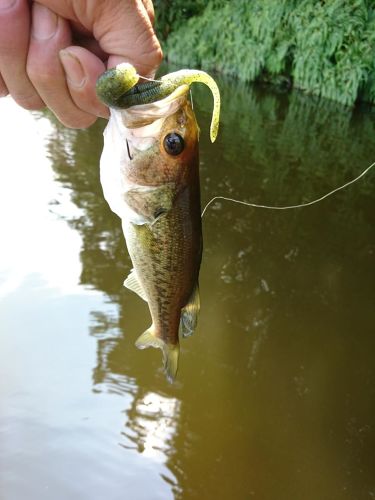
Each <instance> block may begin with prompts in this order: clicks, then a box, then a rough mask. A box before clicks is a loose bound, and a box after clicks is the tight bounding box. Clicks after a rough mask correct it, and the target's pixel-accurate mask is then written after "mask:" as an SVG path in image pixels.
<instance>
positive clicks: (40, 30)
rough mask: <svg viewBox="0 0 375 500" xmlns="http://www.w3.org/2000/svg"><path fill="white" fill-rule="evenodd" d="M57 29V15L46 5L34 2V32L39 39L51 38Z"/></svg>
mask: <svg viewBox="0 0 375 500" xmlns="http://www.w3.org/2000/svg"><path fill="white" fill-rule="evenodd" d="M56 30H57V16H56V14H55V13H54V12H52V11H51V10H50V9H48V8H47V7H44V5H41V4H39V3H34V4H33V18H32V34H33V37H34V38H37V39H38V40H47V39H48V38H51V37H52V36H53V35H54V34H55V33H56Z"/></svg>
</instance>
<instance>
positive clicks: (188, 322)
mask: <svg viewBox="0 0 375 500" xmlns="http://www.w3.org/2000/svg"><path fill="white" fill-rule="evenodd" d="M199 309H200V298H199V288H198V284H197V285H195V287H194V290H193V293H192V294H191V296H190V299H189V301H188V303H187V304H186V306H185V307H183V308H182V309H181V319H180V328H179V333H180V334H181V335H182V336H183V337H189V336H190V335H192V334H193V333H194V330H195V328H196V327H197V322H198V313H199Z"/></svg>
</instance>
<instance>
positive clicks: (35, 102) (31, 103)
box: [12, 94, 45, 111]
mask: <svg viewBox="0 0 375 500" xmlns="http://www.w3.org/2000/svg"><path fill="white" fill-rule="evenodd" d="M12 97H13V99H14V100H15V101H16V103H17V104H18V105H19V106H21V107H22V108H24V109H28V110H29V111H38V110H40V109H43V108H44V107H45V104H44V102H43V101H42V100H41V98H40V97H39V96H38V95H37V94H32V95H14V94H12Z"/></svg>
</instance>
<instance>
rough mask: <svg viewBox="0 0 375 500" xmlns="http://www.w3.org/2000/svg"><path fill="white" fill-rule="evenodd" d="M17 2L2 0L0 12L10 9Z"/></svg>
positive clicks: (0, 0) (0, 1) (14, 0)
mask: <svg viewBox="0 0 375 500" xmlns="http://www.w3.org/2000/svg"><path fill="white" fill-rule="evenodd" d="M16 1H17V0H0V10H5V9H10V8H11V7H13V5H14V4H15V3H16Z"/></svg>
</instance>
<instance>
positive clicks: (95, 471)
mask: <svg viewBox="0 0 375 500" xmlns="http://www.w3.org/2000/svg"><path fill="white" fill-rule="evenodd" d="M220 84H221V88H222V92H223V113H222V125H221V131H220V136H219V139H218V142H217V143H215V144H214V145H211V144H210V143H209V138H208V123H209V119H210V106H211V100H210V97H209V94H208V92H206V90H205V89H199V90H198V91H196V92H195V109H196V110H197V114H198V119H199V122H200V124H201V127H202V136H201V163H202V165H201V174H202V201H203V204H204V203H205V202H206V201H208V200H209V199H210V198H211V197H212V196H215V195H218V194H222V195H226V196H231V197H236V198H240V199H247V200H250V201H253V202H255V203H262V204H271V205H275V204H279V205H282V204H295V203H300V202H304V201H308V200H310V199H312V198H314V197H318V196H320V195H322V194H324V193H325V192H327V191H329V190H331V189H333V188H334V187H337V186H338V185H339V184H341V183H344V182H345V181H347V180H349V179H350V178H352V177H355V176H356V175H358V174H359V173H360V172H361V171H362V170H364V169H365V168H366V167H367V166H368V165H369V164H370V163H371V162H373V161H374V160H375V130H374V129H375V127H374V118H375V114H374V111H370V110H369V109H366V108H365V107H362V109H357V110H356V111H355V112H351V111H350V110H347V109H345V108H342V107H340V106H338V105H335V104H333V103H331V102H328V101H317V100H314V99H311V98H309V97H305V96H303V95H300V94H298V93H293V94H284V93H275V91H272V90H269V89H265V88H263V89H260V88H258V89H253V88H251V87H246V86H242V85H238V84H234V83H232V82H229V81H226V80H221V81H220ZM103 125H104V124H103V123H100V124H97V125H95V126H94V127H92V128H91V129H90V130H87V131H68V130H65V129H63V128H62V127H61V126H58V125H57V124H56V123H55V122H54V121H53V120H51V119H50V118H48V117H36V116H32V115H31V114H30V113H28V112H26V111H23V110H21V109H19V108H17V107H16V106H15V104H13V103H12V102H11V101H10V100H9V99H5V100H4V99H3V100H1V101H0V137H1V151H2V157H1V170H0V176H1V182H0V207H1V216H0V234H1V245H0V298H1V302H0V328H1V331H0V498H1V500H24V499H27V500H60V499H61V500H66V499H68V498H69V499H73V500H82V499H83V500H86V499H87V500H92V499H94V500H96V499H98V500H101V499H103V498H105V499H107V500H118V499H130V500H133V499H134V500H143V499H145V500H149V499H151V500H153V499H161V500H165V499H170V498H176V499H207V500H209V499H252V498H254V499H260V500H263V499H265V500H284V499H285V500H289V499H293V500H294V499H296V500H299V499H303V500H305V499H306V500H310V499H311V500H317V499H319V500H320V499H327V500H328V499H329V500H331V499H345V500H346V499H348V500H357V499H360V500H362V499H369V500H371V499H372V498H375V364H374V357H375V328H374V295H375V294H374V283H375V280H374V251H375V238H374V230H373V228H374V213H375V212H374V197H373V191H374V187H375V186H374V184H375V181H374V180H375V175H374V174H375V173H374V172H373V171H371V172H370V173H369V175H368V176H367V177H366V178H364V179H362V180H360V181H359V182H358V183H357V184H355V185H353V186H351V187H349V188H348V189H347V190H345V191H341V192H339V193H337V194H336V195H335V196H333V197H331V198H329V199H328V200H326V201H324V202H322V203H320V204H318V205H315V206H312V207H309V208H304V209H298V210H292V211H285V212H273V211H267V210H261V209H253V208H247V207H243V206H240V205H234V204H230V203H226V202H216V203H214V204H213V206H212V207H211V208H210V209H209V211H208V212H207V214H206V216H205V218H204V221H203V228H204V244H205V249H204V255H203V263H202V270H201V280H200V281H201V302H202V309H201V315H200V320H199V326H198V329H197V331H196V333H195V334H194V336H193V337H191V338H189V339H186V340H184V341H183V343H182V353H181V358H180V370H179V373H178V379H177V382H176V383H175V384H174V385H173V386H170V385H169V384H168V383H167V382H166V380H165V378H164V375H163V373H162V369H161V356H160V352H159V351H156V350H147V351H138V350H137V349H136V348H135V347H134V341H135V339H136V338H137V337H138V335H139V334H140V333H141V332H143V331H144V330H145V329H146V328H147V327H148V326H149V322H150V319H149V313H148V309H147V306H146V305H145V304H144V303H143V301H141V300H140V299H139V298H138V297H137V296H136V295H134V294H132V293H131V292H129V291H128V290H126V289H124V288H123V286H122V282H123V280H124V277H125V276H126V275H127V273H128V271H129V269H130V267H131V264H130V261H129V258H128V256H127V253H126V250H125V247H124V243H123V237H122V234H121V228H120V221H119V220H118V219H117V218H116V216H115V215H113V214H112V213H111V212H110V210H109V208H108V207H107V205H106V203H105V202H104V200H103V198H102V194H101V188H100V185H99V181H98V161H99V156H100V151H101V147H102V138H101V133H102V128H103Z"/></svg>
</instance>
